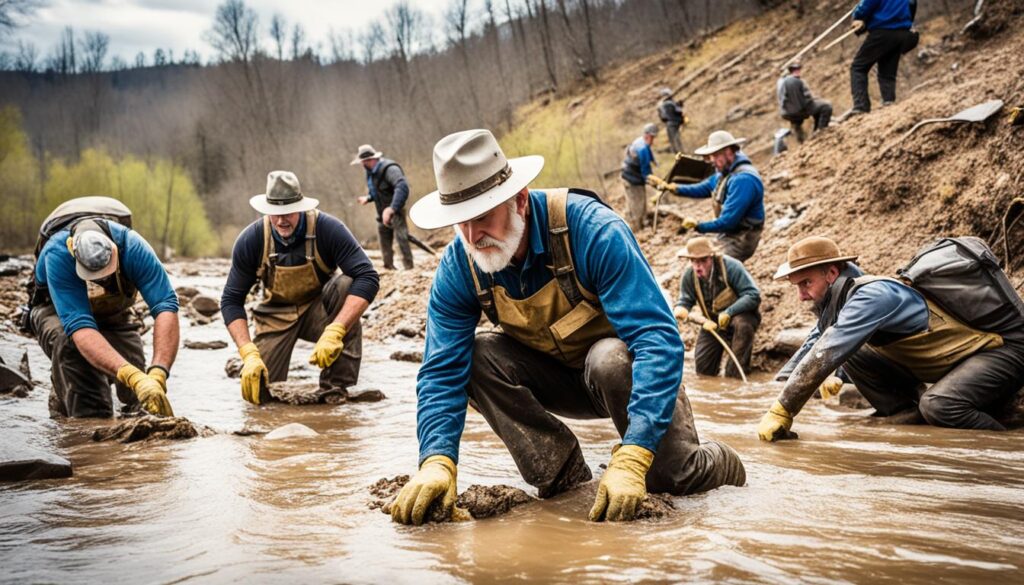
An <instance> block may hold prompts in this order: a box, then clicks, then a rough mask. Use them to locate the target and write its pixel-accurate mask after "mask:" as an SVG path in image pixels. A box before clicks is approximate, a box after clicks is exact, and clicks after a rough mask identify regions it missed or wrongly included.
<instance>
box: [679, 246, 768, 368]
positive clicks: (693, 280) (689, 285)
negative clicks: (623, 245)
mask: <svg viewBox="0 0 1024 585" xmlns="http://www.w3.org/2000/svg"><path fill="white" fill-rule="evenodd" d="M679 257H680V259H682V258H686V259H688V260H689V261H690V265H689V266H688V267H687V268H686V271H685V272H683V277H682V279H680V281H679V301H678V302H677V303H676V306H675V308H674V309H673V311H672V312H673V314H674V315H675V317H676V319H677V320H678V321H679V322H680V323H685V322H686V321H687V319H688V318H690V310H691V309H693V307H694V305H700V311H701V314H702V315H703V316H704V318H703V321H702V322H701V332H700V334H698V335H697V343H696V345H695V347H694V362H695V363H696V369H697V373H698V374H701V375H704V376H717V375H718V371H719V369H720V368H721V366H722V353H723V351H724V350H723V347H722V344H721V343H719V342H718V340H717V339H715V338H714V335H713V334H714V333H720V335H721V337H722V338H723V339H724V340H725V341H726V342H728V343H729V345H730V349H731V350H732V352H733V354H735V355H736V357H737V358H738V360H739V362H740V363H739V365H740V367H742V368H743V371H744V372H746V371H749V370H750V354H751V351H752V350H753V348H754V334H755V333H756V332H757V328H758V326H760V325H761V313H760V312H759V311H758V307H760V306H761V291H760V289H758V288H757V284H755V283H754V277H752V276H751V275H750V273H749V272H747V269H746V268H744V267H743V264H742V263H741V262H740V261H739V260H736V259H735V258H730V257H729V256H726V255H724V254H721V253H718V251H717V250H716V249H715V248H714V246H713V245H712V244H711V240H709V239H707V238H705V237H697V238H692V239H690V241H689V242H687V243H686V248H684V249H682V250H680V251H679ZM725 375H726V376H727V377H730V378H740V377H742V374H740V372H739V370H737V369H736V364H734V363H733V362H732V361H731V360H730V361H729V363H728V364H727V365H726V366H725Z"/></svg>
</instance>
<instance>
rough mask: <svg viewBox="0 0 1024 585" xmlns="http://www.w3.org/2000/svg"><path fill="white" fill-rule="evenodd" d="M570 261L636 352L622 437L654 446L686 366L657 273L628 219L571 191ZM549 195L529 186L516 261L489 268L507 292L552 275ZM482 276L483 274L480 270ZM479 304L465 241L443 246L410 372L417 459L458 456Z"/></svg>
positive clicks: (519, 294)
mask: <svg viewBox="0 0 1024 585" xmlns="http://www.w3.org/2000/svg"><path fill="white" fill-rule="evenodd" d="M566 214H567V219H568V224H569V237H570V238H571V241H572V255H573V262H574V264H575V266H576V274H577V276H578V277H579V280H580V283H581V284H582V285H583V287H584V288H585V289H587V290H589V291H590V292H592V293H594V294H596V295H597V296H598V298H599V299H600V303H601V306H602V308H603V309H604V311H605V313H606V315H607V317H608V320H609V321H610V322H611V324H612V326H613V327H614V328H615V331H616V332H617V333H618V336H619V338H620V339H622V341H624V342H625V343H626V345H627V346H628V348H629V351H630V352H631V353H632V355H633V393H632V396H631V397H630V399H629V405H628V408H627V410H628V413H629V428H628V429H627V430H626V433H625V436H624V437H623V439H622V443H623V444H627V445H639V446H641V447H644V448H645V449H650V450H651V451H655V450H657V447H658V443H659V442H660V441H661V437H662V435H663V434H664V433H665V430H666V429H667V428H668V424H669V422H671V420H672V412H673V410H674V409H675V401H676V395H677V393H678V391H679V383H680V381H681V379H682V370H683V345H682V342H681V341H680V339H679V333H678V331H677V330H676V325H675V319H674V318H673V317H672V312H671V311H670V310H669V306H668V302H667V301H666V300H665V297H664V295H662V292H661V290H660V289H659V287H658V283H657V282H656V281H655V279H654V273H653V272H652V271H651V267H650V265H648V264H647V260H646V259H645V257H644V255H643V252H641V251H640V246H639V245H638V244H637V242H636V239H635V238H634V237H633V233H632V232H631V231H630V230H629V227H627V226H626V224H625V222H623V221H622V219H621V218H620V217H619V216H618V215H616V214H615V212H613V211H612V210H611V209H609V208H608V207H606V206H605V205H604V204H602V203H601V202H599V201H597V200H595V199H593V198H590V197H587V196H583V195H578V194H570V195H569V202H568V205H567V210H566ZM547 226H548V213H547V196H546V195H545V194H544V192H542V191H531V192H530V214H529V217H528V218H527V230H528V231H527V233H528V234H529V238H530V239H529V248H528V250H527V254H526V258H525V259H524V261H523V264H522V266H521V267H513V266H510V267H508V268H505V269H504V270H501V271H499V272H496V273H494V274H492V275H491V277H493V282H494V284H495V285H499V286H502V287H504V288H505V289H506V290H507V291H508V294H509V295H510V296H512V297H513V298H516V299H524V298H526V297H528V296H530V295H532V294H534V293H536V292H537V291H538V290H540V289H541V287H543V286H544V285H545V284H547V283H548V282H550V281H551V280H552V279H553V275H552V274H551V270H550V269H549V268H548V266H549V265H550V264H551V254H550V252H549V248H548V231H547ZM478 273H479V274H481V277H482V283H481V284H484V283H486V282H487V275H484V274H483V273H482V272H479V271H478ZM480 316H481V309H480V304H479V302H478V301H477V297H476V291H475V289H474V286H473V281H472V277H471V275H470V272H469V263H468V260H467V256H466V251H465V248H464V247H463V245H462V240H461V239H459V238H456V239H455V240H453V241H452V243H451V244H449V245H448V247H447V248H446V249H445V251H444V255H443V256H442V258H441V262H440V264H439V265H438V267H437V272H436V274H435V276H434V284H433V287H432V288H431V291H430V300H429V304H428V309H427V341H426V350H425V352H424V357H423V365H422V366H421V367H420V371H419V375H418V376H417V380H416V397H417V424H416V433H417V436H418V437H419V444H420V461H421V462H422V461H423V460H424V459H426V458H427V457H430V456H431V455H445V456H447V457H450V458H452V460H454V461H458V454H459V440H460V437H461V435H462V430H463V427H464V426H465V421H466V405H467V403H468V400H467V396H466V384H467V383H468V382H469V375H470V364H471V363H472V359H473V340H474V335H475V331H476V326H477V323H478V322H479V321H480Z"/></svg>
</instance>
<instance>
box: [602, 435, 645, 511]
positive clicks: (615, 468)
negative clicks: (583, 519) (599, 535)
mask: <svg viewBox="0 0 1024 585" xmlns="http://www.w3.org/2000/svg"><path fill="white" fill-rule="evenodd" d="M653 462H654V453H653V452H651V451H649V450H647V449H644V448H643V447H641V446H639V445H617V446H616V447H615V449H613V450H612V460H611V461H609V462H608V469H607V470H606V471H605V472H604V476H603V477H602V478H601V483H600V484H598V486H597V498H596V499H595V500H594V507H593V508H591V509H590V519H591V520H592V521H594V522H601V521H603V520H607V521H609V522H618V521H628V520H632V519H633V517H634V516H635V515H636V509H637V507H638V506H639V505H640V502H642V501H644V498H646V497H647V481H646V478H647V470H648V469H650V468H651V463H653Z"/></svg>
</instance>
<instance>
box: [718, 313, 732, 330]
mask: <svg viewBox="0 0 1024 585" xmlns="http://www.w3.org/2000/svg"><path fill="white" fill-rule="evenodd" d="M731 322H732V315H730V314H729V313H719V314H718V327H719V328H721V329H728V328H729V323H731Z"/></svg>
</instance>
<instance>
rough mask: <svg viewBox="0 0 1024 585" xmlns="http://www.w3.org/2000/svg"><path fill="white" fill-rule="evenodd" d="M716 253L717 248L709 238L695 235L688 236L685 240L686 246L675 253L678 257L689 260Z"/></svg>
mask: <svg viewBox="0 0 1024 585" xmlns="http://www.w3.org/2000/svg"><path fill="white" fill-rule="evenodd" d="M717 253H718V248H717V247H716V246H715V245H714V244H713V243H711V239H710V238H705V237H704V236H697V237H695V238H690V239H689V241H687V242H686V247H685V248H683V249H681V250H679V252H678V253H677V254H676V256H677V257H679V258H689V259H690V260H696V259H698V258H707V257H708V256H714V255H715V254H717Z"/></svg>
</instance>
